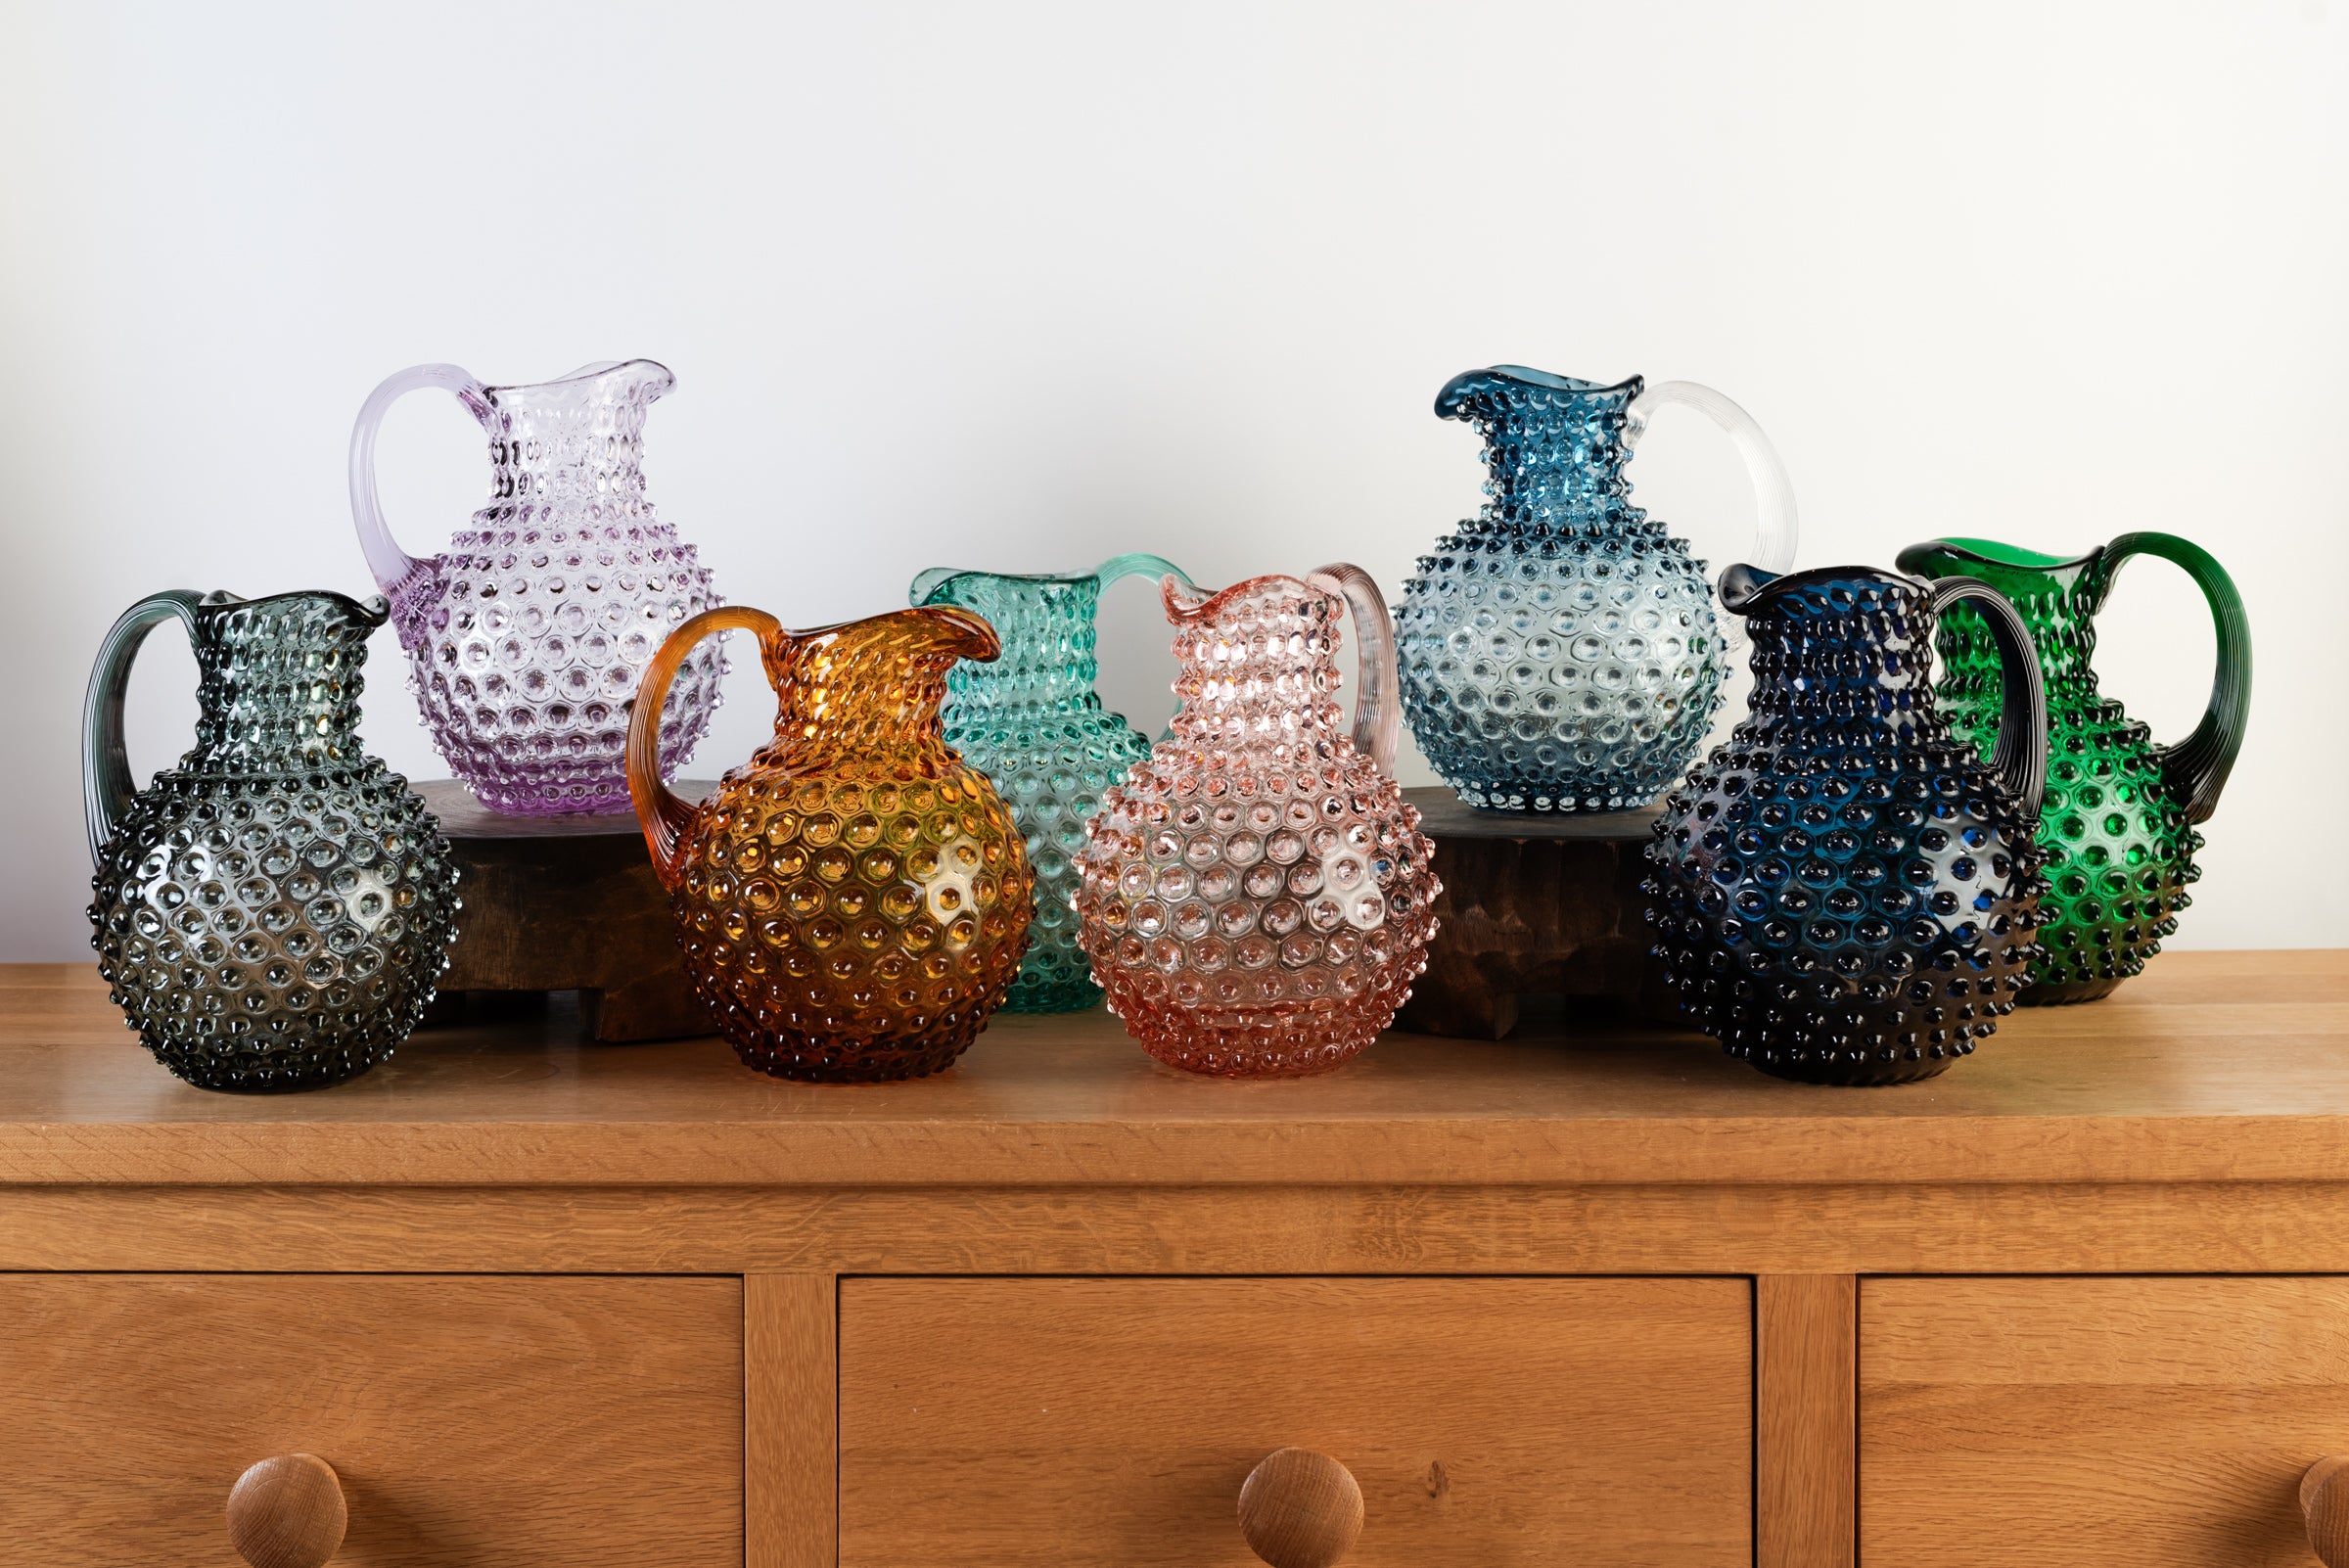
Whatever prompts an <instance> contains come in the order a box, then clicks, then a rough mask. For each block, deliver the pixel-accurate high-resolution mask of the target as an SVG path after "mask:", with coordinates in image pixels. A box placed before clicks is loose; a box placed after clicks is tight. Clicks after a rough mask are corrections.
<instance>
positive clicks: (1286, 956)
mask: <svg viewBox="0 0 2349 1568" xmlns="http://www.w3.org/2000/svg"><path fill="white" fill-rule="evenodd" d="M1161 593H1162V595H1163V597H1164V599H1165V602H1166V610H1167V620H1168V622H1169V623H1171V624H1173V626H1174V632H1175V635H1174V656H1175V658H1176V659H1177V660H1179V661H1180V663H1181V673H1180V674H1179V675H1177V676H1176V678H1175V681H1174V691H1175V694H1176V695H1177V696H1178V697H1180V698H1181V699H1182V707H1181V711H1180V712H1178V713H1177V714H1175V715H1174V725H1173V729H1172V733H1171V734H1170V736H1169V738H1168V739H1166V740H1162V741H1160V742H1159V743H1158V744H1157V746H1155V747H1154V748H1152V750H1151V753H1150V756H1149V757H1148V758H1146V759H1145V760H1143V761H1139V762H1136V763H1134V764H1133V766H1132V767H1131V768H1130V769H1129V770H1128V772H1127V774H1126V778H1125V781H1124V782H1123V783H1121V784H1119V785H1116V786H1115V787H1113V788H1111V789H1109V790H1107V791H1105V792H1103V794H1102V797H1101V808H1100V810H1099V811H1098V812H1096V813H1095V814H1094V815H1092V816H1090V817H1087V818H1086V819H1085V835H1086V842H1085V847H1084V849H1083V851H1082V853H1081V854H1080V856H1079V863H1080V866H1081V868H1082V881H1081V884H1080V886H1079V888H1078V892H1077V914H1078V919H1079V931H1080V940H1081V941H1082V943H1083V945H1084V950H1085V953H1086V955H1087V956H1088V957H1090V958H1091V959H1092V964H1093V978H1094V980H1096V981H1098V982H1099V983H1100V985H1101V988H1102V989H1103V990H1104V991H1106V992H1108V993H1109V1005H1110V1008H1111V1010H1112V1011H1114V1012H1115V1013H1116V1014H1117V1015H1118V1017H1119V1018H1120V1019H1121V1020H1122V1021H1124V1023H1125V1025H1126V1031H1127V1033H1128V1034H1129V1035H1131V1036H1132V1037H1133V1038H1135V1039H1136V1040H1138V1041H1140V1042H1141V1045H1142V1048H1143V1049H1144V1050H1147V1051H1148V1052H1149V1053H1150V1054H1151V1055H1153V1056H1155V1057H1157V1058H1158V1059H1159V1060H1160V1061H1163V1062H1166V1063H1168V1064H1169V1065H1171V1066H1174V1067H1180V1068H1185V1069H1188V1070H1189V1071H1191V1072H1195V1073H1213V1074H1218V1075H1221V1076H1223V1077H1229V1078H1270V1077H1295V1076H1298V1075H1302V1074H1306V1073H1319V1072H1325V1071H1327V1070H1328V1069H1330V1068H1333V1067H1336V1066H1338V1065H1339V1064H1340V1063H1342V1062H1345V1061H1347V1060H1349V1059H1350V1058H1352V1057H1353V1056H1355V1055H1356V1054H1358V1053H1359V1051H1361V1050H1362V1048H1363V1047H1364V1046H1366V1045H1368V1044H1369V1043H1370V1042H1371V1041H1372V1040H1373V1039H1375V1038H1378V1034H1379V1031H1381V1030H1383V1029H1385V1028H1386V1027H1387V1025H1388V1024H1389V1023H1391V1022H1392V1021H1393V1020H1394V1017H1395V1012H1396V1009H1397V1008H1399V1007H1401V1006H1402V1005H1403V1004H1404V1002H1405V1000H1406V999H1407V998H1408V997H1409V996H1410V993H1411V982H1412V981H1414V980H1416V979H1418V978H1419V974H1420V972H1421V971H1422V970H1424V969H1425V968H1426V967H1427V944H1428V940H1429V939H1430V938H1431V937H1433V936H1434V935H1435V928H1436V925H1435V916H1434V912H1433V911H1434V906H1435V898H1436V895H1437V893H1438V892H1440V891H1441V887H1440V884H1438V883H1437V881H1436V878H1435V875H1434V873H1433V872H1432V871H1431V870H1430V869H1429V863H1430V861H1431V860H1432V859H1433V857H1434V854H1435V846H1434V845H1433V844H1432V843H1431V842H1429V840H1428V838H1427V836H1426V835H1425V834H1423V833H1421V832H1420V831H1419V812H1418V811H1417V809H1415V808H1414V807H1411V806H1409V805H1407V804H1406V803H1405V801H1404V799H1403V792H1402V790H1401V789H1400V788H1398V787H1397V785H1396V782H1395V779H1394V776H1393V774H1392V772H1391V771H1390V770H1391V769H1392V767H1393V765H1394V760H1395V743H1396V731H1397V724H1398V718H1399V715H1398V712H1397V710H1396V707H1395V633H1394V628H1393V626H1392V624H1391V623H1389V622H1388V620H1387V610H1386V604H1385V601H1384V600H1382V599H1381V598H1380V596H1379V592H1378V585H1377V584H1376V583H1375V582H1373V581H1371V580H1370V577H1369V576H1368V575H1367V574H1365V573H1364V572H1363V571H1362V570H1361V569H1360V568H1359V567H1354V566H1346V565H1338V566H1329V567H1323V568H1322V569H1321V570H1320V571H1318V572H1315V573H1313V574H1312V576H1308V577H1302V578H1300V577H1291V576H1262V577H1252V578H1250V579H1248V580H1247V581H1245V582H1239V583H1235V584H1233V585H1232V586H1231V587H1228V588H1225V589H1223V590H1222V591H1221V593H1212V594H1211V593H1208V592H1206V591H1205V590H1203V589H1199V588H1194V587H1192V586H1190V585H1189V584H1188V583H1185V582H1180V581H1177V580H1176V579H1174V578H1173V577H1169V578H1167V579H1166V581H1165V582H1164V584H1163V585H1162V588H1161ZM1349 608H1351V609H1352V611H1353V615H1354V623H1355V628H1356V632H1357V635H1359V637H1360V639H1361V642H1362V654H1361V677H1360V683H1359V694H1358V697H1357V701H1356V708H1355V721H1354V725H1353V730H1352V733H1351V734H1349V732H1348V730H1347V727H1346V724H1345V720H1344V715H1342V713H1341V712H1340V710H1339V708H1338V704H1337V702H1336V700H1335V697H1334V695H1333V694H1334V693H1335V692H1336V691H1337V689H1338V665H1337V652H1338V640H1339V639H1338V623H1339V621H1340V620H1341V619H1342V618H1343V617H1344V616H1345V615H1346V613H1347V611H1348V610H1349Z"/></svg>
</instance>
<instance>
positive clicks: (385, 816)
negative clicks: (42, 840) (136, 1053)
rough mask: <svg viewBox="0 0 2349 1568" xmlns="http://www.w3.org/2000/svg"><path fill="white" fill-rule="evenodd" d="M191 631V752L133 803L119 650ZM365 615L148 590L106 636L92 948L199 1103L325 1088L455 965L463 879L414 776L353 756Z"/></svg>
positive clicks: (98, 710) (376, 616)
mask: <svg viewBox="0 0 2349 1568" xmlns="http://www.w3.org/2000/svg"><path fill="white" fill-rule="evenodd" d="M169 616H177V617H179V618H180V619H181V620H183V621H185V622H186V623H187V624H188V629H189V634H190V637H191V640H192V641H193V643H194V645H195V651H196V658H197V663H198V665H199V668H200V669H202V671H203V678H202V684H201V687H200V688H199V693H198V699H199V703H200V706H201V710H202V716H201V717H200V718H199V720H198V723H197V735H196V746H195V748H194V749H193V750H191V751H190V752H189V753H188V754H187V755H186V756H185V757H183V758H182V759H181V760H180V762H179V765H178V766H176V767H173V768H166V769H164V770H162V771H161V772H159V773H158V774H157V775H156V777H155V779H154V781H153V783H151V784H150V785H149V786H148V787H147V789H145V790H144V791H141V792H138V793H137V794H135V795H133V794H132V792H131V786H130V776H129V768H128V763H127V761H126V760H125V759H124V757H123V754H122V745H121V699H122V689H123V685H124V683H125V681H126V680H127V678H128V674H129V665H130V659H131V656H132V655H133V654H134V653H135V652H136V650H137V647H138V644H139V642H140V641H141V640H142V639H143V638H144V637H145V636H146V634H147V631H148V630H149V628H151V627H152V626H153V625H154V624H156V623H157V622H159V621H161V620H162V619H165V618H166V617H169ZM383 619H384V607H383V604H382V601H380V600H378V601H376V602H375V603H374V604H372V605H365V606H362V605H358V604H354V603H352V602H351V601H350V600H348V599H345V598H344V597H343V596H342V595H340V594H332V593H292V594H284V595H280V596H277V597H275V598H269V599H259V600H251V601H248V600H243V599H239V598H236V597H235V596H233V595H229V594H212V595H209V596H207V597H206V598H203V599H199V598H197V596H196V595H194V594H190V593H180V594H164V595H158V596H157V597H156V598H154V599H150V600H148V601H145V602H144V603H143V604H141V605H139V606H136V607H134V608H133V609H132V610H131V611H130V612H129V613H128V614H126V615H125V616H124V617H123V618H122V619H121V621H119V622H117V623H116V624H115V629H114V631H113V632H112V633H111V634H110V635H109V638H108V641H107V644H106V647H105V649H104V650H103V651H102V652H101V654H100V657H99V662H98V666H97V669H95V670H94V671H93V672H92V677H91V686H90V704H89V710H88V717H87V722H86V724H85V740H84V754H83V755H84V773H85V780H86V784H87V788H86V791H85V793H86V795H87V797H88V799H89V803H90V828H91V836H92V841H93V848H94V852H95V855H94V857H95V861H96V871H95V875H94V876H93V878H92V893H93V899H92V902H91V906H90V911H89V912H90V920H91V924H92V926H93V928H94V930H93V935H92V938H91V943H92V945H94V946H95V947H96V948H97V949H98V969H99V973H100V974H101V975H102V976H103V977H104V978H105V979H106V980H107V982H108V983H109V985H110V986H111V987H112V989H113V997H114V1001H115V1005H116V1006H118V1007H120V1008H121V1009H122V1012H123V1016H124V1019H125V1021H126V1022H127V1023H128V1024H129V1025H130V1027H131V1028H133V1029H135V1030H137V1031H138V1033H139V1038H141V1040H143V1041H144V1042H145V1043H146V1045H147V1047H148V1048H149V1049H150V1050H152V1051H153V1052H154V1053H155V1055H156V1058H157V1060H159V1061H161V1063H162V1064H163V1065H164V1066H165V1067H167V1068H169V1069H170V1070H171V1071H172V1072H173V1073H174V1074H176V1075H178V1076H179V1077H180V1078H183V1079H186V1080H187V1081H188V1082H189V1083H191V1084H199V1085H201V1086H203V1087H205V1088H216V1089H249V1090H253V1089H257V1090H270V1089H291V1088H310V1087H315V1086H318V1085H321V1084H332V1083H335V1082H337V1081H339V1080H342V1079H345V1078H349V1077H351V1076H352V1075H354V1074H357V1073H361V1072H364V1071H365V1070H366V1069H368V1068H369V1067H372V1066H373V1065H375V1064H376V1063H377V1062H380V1061H382V1060H384V1059H385V1058H386V1057H388V1056H390V1055H391V1052H392V1049H393V1048H394V1047H395V1046H397V1045H398V1044H399V1043H400V1041H402V1040H403V1039H405V1038H407V1036H408V1033H409V1031H411V1030H412V1029H414V1028H415V1026H416V1024H417V1023H418V1022H419V1020H421V1019H422V1017H423V1015H424V1010H425V1007H426V1006H427V1005H428V1004H429V1003H430V1002H431V1001H432V999H433V993H434V983H435V982H436V981H437V980H438V977H439V975H440V972H441V971H442V970H443V969H444V968H446V967H447V963H448V956H447V947H448V944H449V942H450V940H451V939H452V938H453V937H454V935H455V930H454V922H455V916H456V912H457V908H458V902H457V899H456V882H457V874H456V869H455V867H454V865H453V864H452V862H451V861H450V859H449V858H448V846H447V844H446V843H445V842H444V841H443V840H442V839H441V837H440V832H439V824H438V822H437V821H436V820H435V819H434V817H433V815H432V813H431V812H429V811H427V810H426V809H425V806H424V803H423V801H422V800H420V799H418V798H417V796H416V795H415V794H414V793H413V792H412V791H410V790H409V789H408V787H407V781H406V780H405V779H404V778H402V777H400V776H399V775H398V774H396V773H392V772H391V771H389V770H388V769H387V768H386V767H385V765H384V764H383V762H382V761H378V760H377V759H375V758H372V757H369V756H367V755H366V754H365V752H364V751H363V749H362V747H361V744H360V741H359V737H358V712H359V708H358V704H359V692H360V689H361V687H362V685H363V684H364V683H363V681H362V680H361V678H360V675H359V669H360V667H361V666H362V665H363V664H364V663H365V661H366V652H367V650H366V641H367V636H368V634H369V633H370V632H372V631H373V630H374V629H375V628H376V627H377V626H379V625H381V624H382V623H383Z"/></svg>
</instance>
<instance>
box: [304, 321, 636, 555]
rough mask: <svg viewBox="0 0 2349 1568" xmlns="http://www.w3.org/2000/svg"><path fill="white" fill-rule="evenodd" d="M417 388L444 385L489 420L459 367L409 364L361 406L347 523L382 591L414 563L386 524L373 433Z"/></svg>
mask: <svg viewBox="0 0 2349 1568" xmlns="http://www.w3.org/2000/svg"><path fill="white" fill-rule="evenodd" d="M589 368H593V367H589ZM583 373H584V372H574V374H575V375H576V374H583ZM419 387H444V388H446V389H447V390H448V391H450V392H454V393H456V394H457V400H458V401H459V402H461V403H463V404H464V405H465V406H466V408H468V409H469V410H471V411H472V414H473V417H474V418H475V419H477V420H480V421H481V422H482V423H484V425H485V424H487V423H488V420H489V393H488V392H487V391H486V390H484V388H483V386H482V384H481V383H480V382H479V381H477V380H475V379H474V376H473V373H472V372H471V371H469V370H467V369H466V368H465V367H464V366H463V365H411V366H409V367H408V368H407V369H406V370H403V371H400V372H398V373H397V374H396V375H392V376H388V377H386V378H385V380H384V384H383V385H382V386H380V387H378V388H376V389H375V391H373V392H369V393H368V394H367V401H366V402H364V403H362V404H361V405H360V406H359V418H358V423H357V424H355V425H353V426H352V427H351V430H350V520H351V522H352V524H353V525H354V526H355V527H356V528H357V529H358V530H359V548H360V549H361V550H364V551H365V552H366V553H367V570H368V571H369V572H370V573H372V574H374V576H375V585H376V586H377V587H379V588H381V589H383V590H384V591H385V592H386V593H390V592H391V589H392V587H393V586H394V585H395V584H396V583H398V582H399V581H400V580H401V579H402V578H403V577H405V576H407V575H408V574H409V573H411V572H413V571H415V570H416V559H415V557H413V556H411V555H409V554H408V552H407V551H405V550H403V549H401V548H400V547H399V545H398V543H397V541H395V540H394V539H393V538H392V537H391V525H390V524H388V523H386V522H385V521H384V499H383V496H382V495H381V494H379V493H378V492H377V490H376V487H375V433H376V431H377V430H378V429H379V428H380V427H381V426H382V425H383V423H384V415H386V414H388V413H390V412H391V405H392V404H393V403H395V402H398V401H399V400H400V398H402V397H404V396H406V395H407V394H408V393H409V392H414V391H416V390H417V389H418V388H419Z"/></svg>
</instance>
